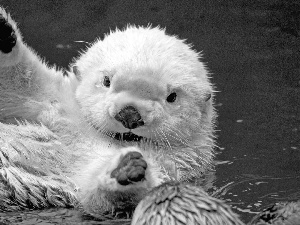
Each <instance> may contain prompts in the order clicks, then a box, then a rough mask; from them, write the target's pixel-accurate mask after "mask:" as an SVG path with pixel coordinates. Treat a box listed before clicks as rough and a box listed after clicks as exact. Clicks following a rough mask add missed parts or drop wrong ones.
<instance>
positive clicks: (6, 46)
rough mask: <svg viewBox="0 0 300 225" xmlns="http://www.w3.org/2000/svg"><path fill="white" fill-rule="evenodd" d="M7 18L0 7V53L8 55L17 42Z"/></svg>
mask: <svg viewBox="0 0 300 225" xmlns="http://www.w3.org/2000/svg"><path fill="white" fill-rule="evenodd" d="M8 20H9V16H8V15H7V14H6V12H5V11H4V10H3V9H2V8H1V7H0V51H1V52H3V53H10V52H11V51H12V49H13V47H15V45H16V42H17V36H16V32H15V30H14V28H13V25H12V24H10V23H9V21H8Z"/></svg>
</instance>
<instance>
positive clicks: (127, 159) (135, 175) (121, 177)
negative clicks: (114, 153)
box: [111, 152, 147, 186]
mask: <svg viewBox="0 0 300 225" xmlns="http://www.w3.org/2000/svg"><path fill="white" fill-rule="evenodd" d="M146 169H147V163H146V161H145V160H144V159H143V156H142V154H141V153H139V152H128V153H127V154H126V155H125V156H123V158H122V159H121V161H120V162H119V165H118V166H117V168H116V169H114V170H113V171H112V173H111V178H115V179H116V180H117V182H118V183H119V184H120V185H124V186H125V185H129V184H134V183H136V182H139V181H143V180H145V172H146Z"/></svg>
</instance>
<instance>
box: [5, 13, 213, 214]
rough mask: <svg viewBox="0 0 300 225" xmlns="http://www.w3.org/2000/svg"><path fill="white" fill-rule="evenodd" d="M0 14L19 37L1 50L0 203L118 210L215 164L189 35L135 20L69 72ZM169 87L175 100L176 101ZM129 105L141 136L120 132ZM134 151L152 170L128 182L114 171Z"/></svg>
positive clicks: (206, 87)
mask: <svg viewBox="0 0 300 225" xmlns="http://www.w3.org/2000/svg"><path fill="white" fill-rule="evenodd" d="M0 14H2V16H3V18H5V19H7V21H8V22H9V23H10V24H11V25H12V27H13V29H14V31H15V34H16V36H17V43H16V46H15V47H14V48H13V49H12V51H11V52H10V53H8V54H4V53H2V52H1V51H0V63H1V64H0V112H1V114H0V181H1V182H0V199H1V202H0V209H1V210H4V211H12V210H19V209H25V208H43V207H49V206H72V207H73V206H80V207H81V206H82V207H83V208H84V209H85V210H86V211H87V212H89V213H91V214H93V215H95V216H100V217H101V216H102V215H110V216H112V215H116V214H117V213H118V211H122V210H125V208H126V207H127V206H128V205H129V206H130V205H131V206H132V208H134V206H135V205H136V204H137V203H138V201H139V200H140V199H141V198H142V197H143V194H144V193H145V192H146V191H147V190H149V189H151V188H152V187H154V186H157V185H159V184H160V183H162V182H163V181H166V180H174V179H176V180H187V179H190V178H194V177H199V176H201V175H202V174H203V172H205V171H206V170H209V169H211V167H212V158H213V155H214V152H213V146H214V141H213V128H214V127H213V123H214V120H215V113H214V108H213V105H212V104H213V89H212V86H211V84H210V82H209V79H208V72H207V70H206V69H205V67H204V65H203V63H201V62H200V61H199V58H200V55H199V54H198V53H196V52H194V51H193V50H191V47H190V46H188V45H187V44H185V43H184V42H183V41H182V40H179V39H177V38H176V37H173V36H168V35H166V34H165V32H164V30H161V29H159V28H150V27H147V28H143V27H134V26H129V27H127V28H126V29H125V30H123V31H120V30H116V31H113V32H111V33H110V34H109V35H107V36H106V37H105V38H104V40H96V41H95V42H94V43H93V44H91V45H90V46H89V47H88V48H87V49H86V50H85V51H84V52H82V54H81V56H80V57H79V58H78V59H75V60H74V61H73V63H72V64H71V66H70V68H71V69H70V71H68V72H67V76H63V71H62V70H59V69H57V68H55V67H51V66H49V65H47V64H46V63H45V62H44V61H43V60H42V59H41V58H40V57H38V56H37V54H36V53H35V52H34V51H33V50H32V49H31V48H29V47H28V46H27V45H26V44H25V43H24V42H23V41H22V37H21V34H20V32H19V30H18V28H17V26H16V24H15V22H14V21H13V20H12V19H11V17H10V16H9V15H8V14H6V12H5V11H4V10H3V9H1V8H0ZM72 68H74V69H73V70H72ZM72 71H74V73H73V72H72ZM104 76H109V77H110V79H111V86H110V88H109V89H107V88H106V87H103V85H102V83H101V82H102V80H103V77H104ZM172 91H176V93H177V96H178V100H177V101H176V102H174V103H172V104H170V103H167V102H166V101H165V99H166V97H167V96H168V95H169V94H170V92H172ZM210 96H212V97H211V98H210ZM129 103H130V104H135V105H136V106H137V107H138V108H139V110H140V112H141V115H142V116H143V118H144V120H145V126H143V127H140V128H137V129H134V130H133V132H134V133H135V134H136V135H139V136H142V137H144V138H143V140H142V141H140V142H124V141H119V140H116V139H114V136H115V135H116V133H117V132H118V133H122V132H128V129H127V130H126V129H125V128H124V127H122V126H121V124H118V123H117V122H116V121H115V120H114V119H113V116H114V115H115V114H116V113H117V112H118V110H120V109H121V108H122V106H124V105H126V104H129ZM131 151H137V152H140V153H141V154H142V155H143V157H144V159H145V160H146V162H147V164H148V168H147V170H146V175H145V180H144V181H140V182H138V183H136V184H131V185H127V186H123V185H120V184H118V183H117V182H116V180H115V179H113V178H111V177H110V173H111V172H112V171H113V170H114V169H115V168H116V167H117V166H118V163H119V162H120V159H121V158H122V157H123V156H124V155H125V154H127V153H128V152H131Z"/></svg>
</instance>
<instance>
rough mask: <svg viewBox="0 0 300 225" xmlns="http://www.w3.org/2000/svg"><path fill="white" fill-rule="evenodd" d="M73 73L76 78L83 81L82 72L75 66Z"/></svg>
mask: <svg viewBox="0 0 300 225" xmlns="http://www.w3.org/2000/svg"><path fill="white" fill-rule="evenodd" d="M72 71H73V73H74V74H75V76H76V78H77V79H78V80H79V81H80V80H81V74H80V71H79V69H78V67H77V66H73V67H72Z"/></svg>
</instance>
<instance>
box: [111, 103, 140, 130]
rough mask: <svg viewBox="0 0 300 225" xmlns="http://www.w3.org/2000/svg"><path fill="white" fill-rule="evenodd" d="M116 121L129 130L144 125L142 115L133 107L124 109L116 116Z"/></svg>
mask: <svg viewBox="0 0 300 225" xmlns="http://www.w3.org/2000/svg"><path fill="white" fill-rule="evenodd" d="M115 119H116V120H117V121H119V122H121V123H122V124H123V126H124V127H126V128H128V129H134V128H137V127H140V126H143V125H144V121H143V120H142V117H141V115H140V114H139V112H138V111H137V109H136V108H134V107H133V106H126V107H124V108H123V109H122V110H121V111H120V112H119V113H118V114H117V115H116V116H115Z"/></svg>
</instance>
